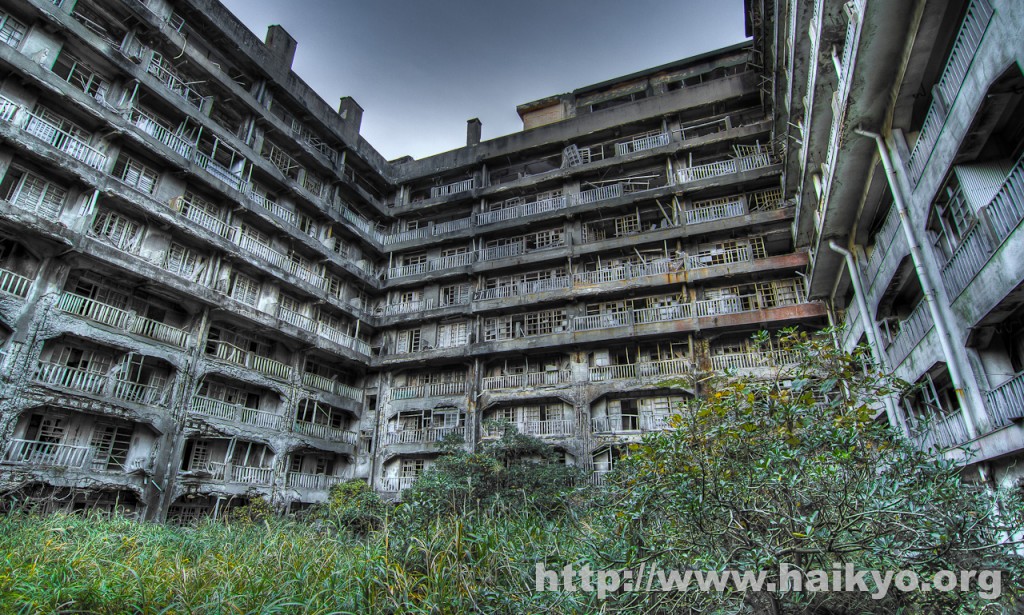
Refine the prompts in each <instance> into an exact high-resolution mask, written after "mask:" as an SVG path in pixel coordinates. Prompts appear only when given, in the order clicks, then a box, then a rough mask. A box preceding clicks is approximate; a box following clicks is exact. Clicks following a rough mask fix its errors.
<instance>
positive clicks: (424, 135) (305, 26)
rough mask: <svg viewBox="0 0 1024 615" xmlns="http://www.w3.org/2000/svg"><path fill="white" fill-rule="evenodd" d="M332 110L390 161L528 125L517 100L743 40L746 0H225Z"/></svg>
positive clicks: (449, 147)
mask: <svg viewBox="0 0 1024 615" xmlns="http://www.w3.org/2000/svg"><path fill="white" fill-rule="evenodd" d="M222 2H224V4H225V5H226V6H227V7H228V8H229V9H230V10H231V11H232V12H234V13H235V14H236V15H237V16H238V17H239V19H241V20H242V22H244V23H245V24H246V25H247V26H248V27H249V29H251V30H252V31H253V32H255V33H256V35H257V36H258V37H259V38H260V39H262V38H263V37H264V35H265V34H266V29H267V26H268V25H270V24H281V25H282V26H283V27H284V28H285V29H286V30H287V31H288V32H289V34H291V35H292V36H293V37H295V39H296V40H298V50H297V52H296V56H295V63H294V65H293V68H294V70H295V72H296V73H298V74H299V76H300V77H302V78H303V79H305V80H306V82H307V83H309V84H310V86H312V87H313V89H314V90H316V91H317V92H318V93H319V94H320V95H321V96H323V97H324V99H325V100H327V101H328V103H330V104H331V105H332V106H335V107H336V106H337V101H338V99H339V98H340V97H342V96H352V97H353V98H355V100H356V101H357V102H358V103H359V104H360V105H361V106H362V107H363V108H364V109H365V112H364V115H363V124H362V131H361V132H362V135H363V136H364V137H365V138H366V139H367V140H368V141H369V142H370V143H371V144H372V145H373V146H374V147H375V148H376V149H377V150H378V151H380V152H381V154H383V155H384V156H385V157H386V158H388V159H394V158H397V157H398V156H402V155H405V154H408V155H411V156H414V157H416V158H421V157H423V156H428V155H431V154H437V153H440V152H443V151H447V150H450V149H453V148H456V147H459V146H461V145H464V144H465V138H466V120H468V119H470V118H472V117H478V118H480V120H481V121H482V122H483V138H484V139H491V138H494V137H498V136H501V135H504V134H508V133H510V132H516V131H518V130H520V129H521V127H522V123H521V122H520V120H519V116H518V115H516V110H515V107H516V105H517V104H520V103H524V102H529V101H531V100H536V99H538V98H543V97H545V96H550V95H552V94H558V93H562V92H568V91H571V90H574V89H576V88H579V87H582V86H585V85H589V84H591V83H597V82H600V81H604V80H605V79H610V78H613V77H617V76H619V75H624V74H628V73H631V72H634V71H637V70H641V69H644V68H649V67H652V66H657V65H659V64H664V63H666V62H671V61H673V60H678V59H681V58H685V57H687V56H690V55H694V54H698V53H702V52H705V51H709V50H712V49H716V48H718V47H723V46H725V45H731V44H733V43H737V42H740V41H742V40H743V39H744V36H743V8H742V0H675V1H669V0H516V1H515V2H499V1H496V0H444V1H434V2H428V1H425V0H222Z"/></svg>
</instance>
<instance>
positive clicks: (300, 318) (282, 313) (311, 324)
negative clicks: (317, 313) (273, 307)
mask: <svg viewBox="0 0 1024 615" xmlns="http://www.w3.org/2000/svg"><path fill="white" fill-rule="evenodd" d="M277 317H278V318H280V319H281V320H283V321H285V322H286V323H288V324H290V325H294V326H296V327H298V328H300V329H303V330H305V331H309V332H311V333H312V332H313V331H314V330H316V321H314V320H313V319H312V318H310V317H309V316H305V315H303V314H299V313H298V312H295V311H293V310H289V309H288V308H286V307H284V306H281V305H278V307H277Z"/></svg>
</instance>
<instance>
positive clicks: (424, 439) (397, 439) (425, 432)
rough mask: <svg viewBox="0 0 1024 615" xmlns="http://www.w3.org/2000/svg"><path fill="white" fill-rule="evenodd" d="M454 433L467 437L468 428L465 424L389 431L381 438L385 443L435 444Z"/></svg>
mask: <svg viewBox="0 0 1024 615" xmlns="http://www.w3.org/2000/svg"><path fill="white" fill-rule="evenodd" d="M453 433H457V434H459V435H461V436H463V437H466V428H465V427H464V426H448V427H425V428H423V429H402V430H399V431H389V432H387V433H385V434H384V436H383V437H382V438H381V442H382V443H383V444H385V445H392V444H434V443H436V442H440V441H441V440H442V439H443V438H444V437H445V436H448V435H450V434H453Z"/></svg>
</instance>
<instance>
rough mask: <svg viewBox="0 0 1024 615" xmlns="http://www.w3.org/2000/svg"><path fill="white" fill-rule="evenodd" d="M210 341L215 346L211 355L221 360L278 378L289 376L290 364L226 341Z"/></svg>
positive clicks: (283, 378)
mask: <svg viewBox="0 0 1024 615" xmlns="http://www.w3.org/2000/svg"><path fill="white" fill-rule="evenodd" d="M210 343H211V344H213V345H214V346H215V348H216V350H215V351H214V353H213V356H214V357H215V358H217V359H220V360H221V361H226V362H228V363H232V364H234V365H238V366H241V367H246V368H249V369H252V370H255V371H257V372H260V373H261V374H264V375H267V376H270V377H272V378H278V379H280V380H288V379H289V378H291V375H292V368H291V366H289V365H285V364H284V363H281V362H280V361H275V360H274V359H271V358H269V357H264V356H260V355H258V354H256V353H254V352H252V351H249V350H242V349H241V348H239V347H237V346H233V345H231V344H229V343H227V342H217V341H211V342H210Z"/></svg>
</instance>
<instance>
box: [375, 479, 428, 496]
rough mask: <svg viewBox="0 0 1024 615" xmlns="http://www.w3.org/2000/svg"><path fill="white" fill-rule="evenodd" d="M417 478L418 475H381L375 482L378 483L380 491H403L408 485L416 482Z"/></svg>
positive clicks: (410, 485)
mask: <svg viewBox="0 0 1024 615" xmlns="http://www.w3.org/2000/svg"><path fill="white" fill-rule="evenodd" d="M417 478H419V477H418V476H382V477H380V480H379V482H378V483H377V485H378V488H379V489H380V490H381V491H386V492H389V493H397V492H399V491H404V490H405V489H408V488H409V487H412V484H413V483H415V482H416V479H417Z"/></svg>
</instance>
